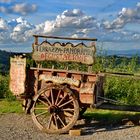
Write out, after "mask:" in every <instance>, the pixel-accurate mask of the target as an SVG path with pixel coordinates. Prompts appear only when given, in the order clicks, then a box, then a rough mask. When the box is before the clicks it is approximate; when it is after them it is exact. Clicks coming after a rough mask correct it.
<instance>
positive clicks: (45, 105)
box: [38, 99, 48, 106]
mask: <svg viewBox="0 0 140 140" xmlns="http://www.w3.org/2000/svg"><path fill="white" fill-rule="evenodd" d="M38 100H39V101H40V102H41V103H42V104H44V105H45V106H48V104H47V103H45V102H44V101H42V100H41V99H38Z"/></svg>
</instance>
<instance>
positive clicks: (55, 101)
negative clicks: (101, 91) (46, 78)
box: [32, 84, 79, 133]
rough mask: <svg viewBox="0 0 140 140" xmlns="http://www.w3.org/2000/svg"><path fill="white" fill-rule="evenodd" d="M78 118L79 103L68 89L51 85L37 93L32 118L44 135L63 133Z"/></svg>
mask: <svg viewBox="0 0 140 140" xmlns="http://www.w3.org/2000/svg"><path fill="white" fill-rule="evenodd" d="M78 117H79V103H78V100H77V99H76V97H75V96H74V94H73V93H72V91H71V90H70V89H68V88H67V87H65V86H62V85H53V84H52V85H51V86H49V87H46V88H45V89H41V90H39V91H38V94H37V95H36V96H35V98H34V104H33V107H32V118H33V121H34V123H35V124H36V125H37V126H38V128H39V129H40V130H43V131H45V132H46V133H65V132H67V131H68V130H69V129H71V128H72V127H73V126H74V124H75V123H76V121H77V120H78Z"/></svg>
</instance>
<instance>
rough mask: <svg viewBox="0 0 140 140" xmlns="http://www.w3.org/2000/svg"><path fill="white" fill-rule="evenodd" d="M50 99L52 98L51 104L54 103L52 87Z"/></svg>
mask: <svg viewBox="0 0 140 140" xmlns="http://www.w3.org/2000/svg"><path fill="white" fill-rule="evenodd" d="M51 100H52V104H53V105H54V98H53V92H52V89H51Z"/></svg>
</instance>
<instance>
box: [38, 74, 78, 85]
mask: <svg viewBox="0 0 140 140" xmlns="http://www.w3.org/2000/svg"><path fill="white" fill-rule="evenodd" d="M39 80H44V81H46V82H49V81H51V82H53V83H56V84H66V83H67V84H69V85H73V86H77V87H78V86H79V84H80V81H79V80H76V79H73V78H67V77H59V76H47V75H44V74H41V75H40V76H39Z"/></svg>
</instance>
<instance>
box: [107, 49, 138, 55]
mask: <svg viewBox="0 0 140 140" xmlns="http://www.w3.org/2000/svg"><path fill="white" fill-rule="evenodd" d="M107 55H117V56H125V57H132V56H136V55H137V56H140V49H133V50H117V51H116V50H108V51H107Z"/></svg>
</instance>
